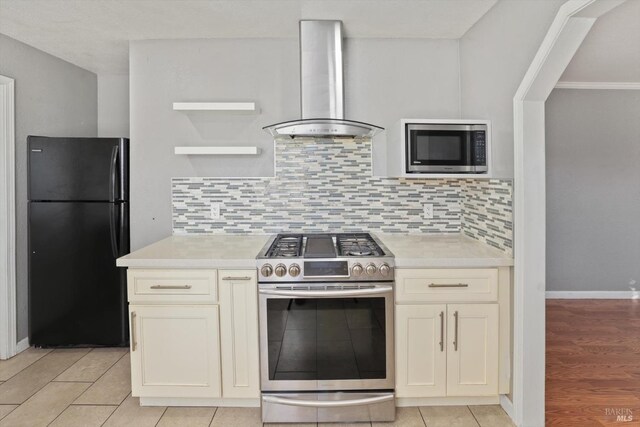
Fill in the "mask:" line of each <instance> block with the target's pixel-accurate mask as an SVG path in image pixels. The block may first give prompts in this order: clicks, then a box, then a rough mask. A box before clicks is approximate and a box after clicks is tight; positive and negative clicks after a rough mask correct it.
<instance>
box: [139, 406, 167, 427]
mask: <svg viewBox="0 0 640 427" xmlns="http://www.w3.org/2000/svg"><path fill="white" fill-rule="evenodd" d="M138 405H140V402H138ZM140 407H142V405H140ZM167 409H169V407H168V406H165V407H164V411H162V415H160V418H158V421H156V423H155V424H154V427H157V426H158V424H160V421H161V420H162V417H164V414H166V413H167Z"/></svg>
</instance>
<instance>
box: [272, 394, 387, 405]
mask: <svg viewBox="0 0 640 427" xmlns="http://www.w3.org/2000/svg"><path fill="white" fill-rule="evenodd" d="M393 399H394V395H393V393H390V394H385V395H383V396H375V397H366V398H364V399H351V400H300V399H287V398H283V397H276V396H262V400H263V401H264V402H268V403H277V404H280V405H289V406H306V407H311V408H339V407H343V406H360V405H372V404H374V403H381V402H388V401H390V400H393Z"/></svg>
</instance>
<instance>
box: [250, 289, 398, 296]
mask: <svg viewBox="0 0 640 427" xmlns="http://www.w3.org/2000/svg"><path fill="white" fill-rule="evenodd" d="M389 292H393V288H392V287H391V286H380V287H375V288H371V289H348V290H341V291H332V290H322V291H298V290H289V289H260V290H259V291H258V293H260V294H261V295H273V296H282V297H299V298H311V297H358V296H363V295H377V294H386V293H389Z"/></svg>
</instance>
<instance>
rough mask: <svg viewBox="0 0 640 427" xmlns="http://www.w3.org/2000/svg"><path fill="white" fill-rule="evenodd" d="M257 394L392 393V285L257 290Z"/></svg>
mask: <svg viewBox="0 0 640 427" xmlns="http://www.w3.org/2000/svg"><path fill="white" fill-rule="evenodd" d="M259 294H260V306H259V311H260V367H261V374H260V375H261V385H262V390H263V391H326V390H365V389H367V390H370V389H378V390H382V389H393V388H394V358H393V286H392V285H391V284H389V283H373V282H372V283H366V284H354V283H332V284H306V283H305V284H287V285H282V284H261V285H260V289H259Z"/></svg>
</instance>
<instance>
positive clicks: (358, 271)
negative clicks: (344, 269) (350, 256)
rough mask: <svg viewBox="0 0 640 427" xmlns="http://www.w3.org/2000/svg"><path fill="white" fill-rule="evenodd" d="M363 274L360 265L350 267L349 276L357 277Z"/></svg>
mask: <svg viewBox="0 0 640 427" xmlns="http://www.w3.org/2000/svg"><path fill="white" fill-rule="evenodd" d="M362 272H363V268H362V266H361V265H360V264H354V265H353V267H351V274H353V275H354V276H359V275H361V274H362Z"/></svg>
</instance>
